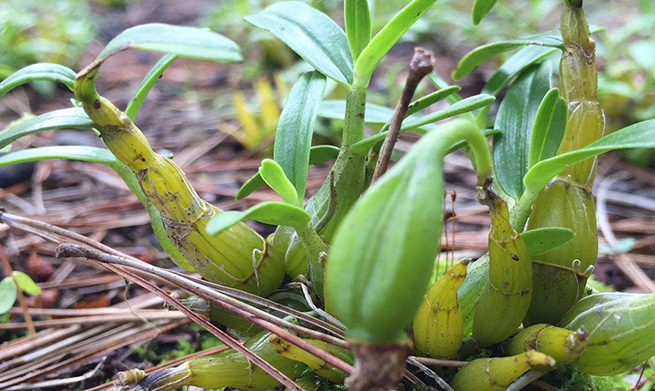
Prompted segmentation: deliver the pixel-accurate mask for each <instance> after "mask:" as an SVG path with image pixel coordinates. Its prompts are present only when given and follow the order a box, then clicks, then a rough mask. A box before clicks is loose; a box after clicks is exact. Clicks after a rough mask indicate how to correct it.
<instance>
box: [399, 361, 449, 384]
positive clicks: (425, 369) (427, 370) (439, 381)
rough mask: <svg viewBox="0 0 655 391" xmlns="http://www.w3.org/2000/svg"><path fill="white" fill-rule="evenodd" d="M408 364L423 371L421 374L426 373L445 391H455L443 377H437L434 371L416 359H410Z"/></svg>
mask: <svg viewBox="0 0 655 391" xmlns="http://www.w3.org/2000/svg"><path fill="white" fill-rule="evenodd" d="M407 362H408V363H410V364H412V365H414V366H415V367H417V368H418V369H420V370H421V372H423V373H425V374H426V375H428V376H429V377H430V378H431V379H432V380H434V381H435V382H436V383H437V385H438V386H439V387H440V388H441V389H442V390H444V391H454V390H453V388H452V387H451V386H450V385H449V384H448V383H446V381H445V380H444V379H442V378H441V376H439V375H437V374H436V372H434V371H433V370H432V369H430V368H428V367H426V366H425V365H423V364H421V363H420V362H418V361H417V360H416V359H414V358H413V357H408V358H407Z"/></svg>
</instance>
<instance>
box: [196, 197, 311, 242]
mask: <svg viewBox="0 0 655 391" xmlns="http://www.w3.org/2000/svg"><path fill="white" fill-rule="evenodd" d="M245 220H255V221H259V222H260V223H264V224H272V225H285V226H289V227H293V228H303V227H305V226H306V225H307V224H308V223H309V221H310V220H311V216H310V215H309V214H308V213H307V212H305V211H304V210H303V209H302V208H299V207H297V206H294V205H290V204H285V203H282V202H275V201H268V202H262V203H260V204H257V205H255V206H253V207H252V208H250V209H248V210H245V211H243V212H239V211H229V212H223V213H220V214H219V215H217V216H216V217H214V218H213V219H212V220H211V221H210V222H209V225H208V226H207V232H209V233H210V234H211V235H218V234H220V233H221V232H223V231H225V230H226V229H228V228H230V227H231V226H233V225H235V224H237V223H239V222H241V221H245Z"/></svg>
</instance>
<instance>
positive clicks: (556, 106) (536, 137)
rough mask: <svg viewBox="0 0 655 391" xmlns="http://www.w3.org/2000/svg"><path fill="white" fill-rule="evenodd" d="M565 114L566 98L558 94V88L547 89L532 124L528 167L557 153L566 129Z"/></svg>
mask: <svg viewBox="0 0 655 391" xmlns="http://www.w3.org/2000/svg"><path fill="white" fill-rule="evenodd" d="M566 114H567V105H566V99H564V98H562V97H561V96H560V95H559V89H558V88H553V89H551V90H550V91H548V93H547V94H546V96H544V99H543V100H542V101H541V104H540V105H539V109H538V110H537V116H536V117H535V119H534V124H533V125H532V136H531V140H530V153H529V155H530V157H529V159H528V160H529V163H528V168H530V167H532V166H534V165H535V164H537V163H538V162H539V161H541V160H544V159H548V158H551V157H553V156H555V155H556V154H557V150H558V149H559V145H560V144H561V143H562V138H564V132H565V131H566Z"/></svg>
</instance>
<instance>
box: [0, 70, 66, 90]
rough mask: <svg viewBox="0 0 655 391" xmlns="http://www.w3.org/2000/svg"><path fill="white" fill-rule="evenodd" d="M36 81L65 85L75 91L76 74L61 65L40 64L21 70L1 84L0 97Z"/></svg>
mask: <svg viewBox="0 0 655 391" xmlns="http://www.w3.org/2000/svg"><path fill="white" fill-rule="evenodd" d="M36 80H48V81H54V82H58V83H62V84H64V85H65V86H66V87H68V88H69V89H70V90H73V85H74V84H75V72H73V70H72V69H70V68H67V67H65V66H63V65H59V64H50V63H40V64H33V65H28V66H26V67H25V68H23V69H19V70H18V71H16V72H15V73H13V74H12V75H10V76H9V77H7V78H6V79H4V80H3V81H2V83H0V97H3V96H4V95H5V94H6V93H8V92H9V91H11V90H13V89H14V88H16V87H18V86H20V85H23V84H27V83H29V82H32V81H36Z"/></svg>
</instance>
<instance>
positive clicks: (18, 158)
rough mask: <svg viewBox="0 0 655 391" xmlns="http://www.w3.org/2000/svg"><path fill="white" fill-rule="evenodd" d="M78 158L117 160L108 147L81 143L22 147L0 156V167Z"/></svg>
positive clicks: (111, 161) (105, 162)
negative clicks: (30, 147)
mask: <svg viewBox="0 0 655 391" xmlns="http://www.w3.org/2000/svg"><path fill="white" fill-rule="evenodd" d="M56 159H62V160H79V161H82V162H92V163H102V164H106V165H109V166H111V165H113V164H115V163H116V162H118V160H116V158H115V157H114V155H112V154H111V152H110V151H109V150H108V149H105V148H97V147H88V146H82V145H71V146H53V147H41V148H33V149H23V150H20V151H15V152H12V153H9V154H6V155H3V156H0V167H4V166H8V165H11V164H18V163H25V162H34V161H39V160H56Z"/></svg>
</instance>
